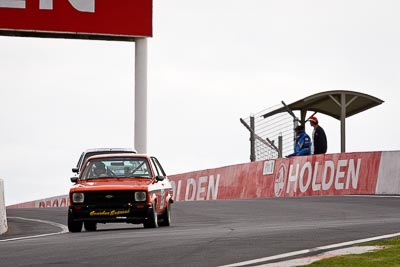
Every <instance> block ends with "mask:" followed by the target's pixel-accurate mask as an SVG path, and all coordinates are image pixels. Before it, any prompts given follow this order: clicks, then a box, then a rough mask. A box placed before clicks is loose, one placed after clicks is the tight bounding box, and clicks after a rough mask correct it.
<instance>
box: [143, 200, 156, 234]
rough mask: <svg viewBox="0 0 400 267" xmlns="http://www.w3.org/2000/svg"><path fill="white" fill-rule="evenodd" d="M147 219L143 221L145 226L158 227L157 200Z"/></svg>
mask: <svg viewBox="0 0 400 267" xmlns="http://www.w3.org/2000/svg"><path fill="white" fill-rule="evenodd" d="M148 212H149V214H148V216H147V220H146V221H145V222H144V223H143V226H144V228H157V227H158V216H157V210H156V202H154V203H153V207H152V208H150V209H149V211H148Z"/></svg>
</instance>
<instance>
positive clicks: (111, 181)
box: [71, 178, 153, 191]
mask: <svg viewBox="0 0 400 267" xmlns="http://www.w3.org/2000/svg"><path fill="white" fill-rule="evenodd" d="M151 184H153V180H152V179H149V178H102V179H97V180H87V181H79V182H78V183H77V184H75V185H74V186H73V187H72V188H71V190H72V191H101V190H146V189H148V187H149V185H151Z"/></svg>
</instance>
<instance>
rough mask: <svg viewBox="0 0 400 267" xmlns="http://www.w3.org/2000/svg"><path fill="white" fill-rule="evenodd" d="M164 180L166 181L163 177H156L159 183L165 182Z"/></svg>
mask: <svg viewBox="0 0 400 267" xmlns="http://www.w3.org/2000/svg"><path fill="white" fill-rule="evenodd" d="M164 179H165V177H164V176H161V175H157V176H156V180H157V181H158V182H161V181H164Z"/></svg>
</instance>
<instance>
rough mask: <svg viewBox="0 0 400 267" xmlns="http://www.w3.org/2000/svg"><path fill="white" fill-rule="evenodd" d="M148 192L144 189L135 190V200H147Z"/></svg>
mask: <svg viewBox="0 0 400 267" xmlns="http://www.w3.org/2000/svg"><path fill="white" fill-rule="evenodd" d="M146 198H147V193H146V192H144V191H139V192H135V201H140V202H142V201H146Z"/></svg>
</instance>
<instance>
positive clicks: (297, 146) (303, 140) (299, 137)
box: [286, 125, 312, 158]
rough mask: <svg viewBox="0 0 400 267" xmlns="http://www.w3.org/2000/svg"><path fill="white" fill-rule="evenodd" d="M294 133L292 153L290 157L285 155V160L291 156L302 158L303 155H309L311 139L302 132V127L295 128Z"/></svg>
mask: <svg viewBox="0 0 400 267" xmlns="http://www.w3.org/2000/svg"><path fill="white" fill-rule="evenodd" d="M294 130H295V132H296V141H295V143H294V152H293V153H292V154H290V155H287V156H286V157H287V158H290V157H293V156H303V155H311V144H312V142H311V138H310V137H309V136H308V134H307V133H306V132H305V131H304V126H301V125H299V126H297V127H296V129H294Z"/></svg>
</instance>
